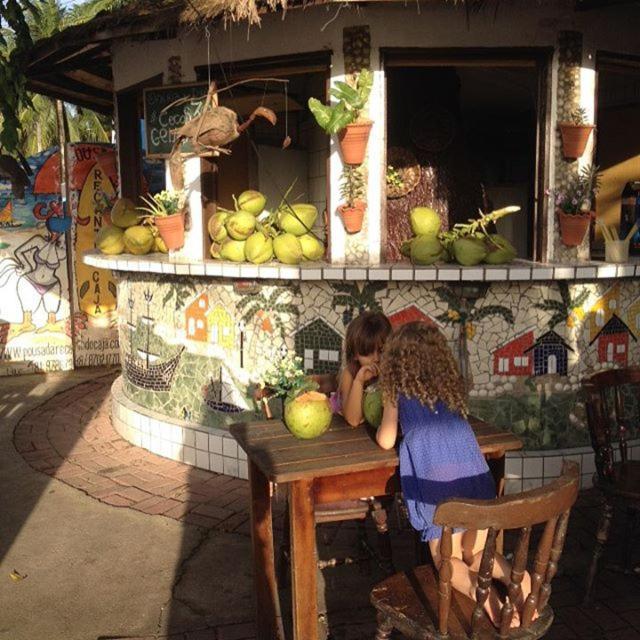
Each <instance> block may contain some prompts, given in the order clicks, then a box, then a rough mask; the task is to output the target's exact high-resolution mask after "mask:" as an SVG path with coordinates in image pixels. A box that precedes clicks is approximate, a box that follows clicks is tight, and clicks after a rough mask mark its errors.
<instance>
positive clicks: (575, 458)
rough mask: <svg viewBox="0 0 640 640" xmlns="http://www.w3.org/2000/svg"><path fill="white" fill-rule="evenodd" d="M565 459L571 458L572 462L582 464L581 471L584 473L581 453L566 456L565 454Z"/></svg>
mask: <svg viewBox="0 0 640 640" xmlns="http://www.w3.org/2000/svg"><path fill="white" fill-rule="evenodd" d="M563 459H564V460H571V461H572V462H577V463H578V465H579V466H580V471H579V473H582V456H581V455H580V454H574V455H566V456H563Z"/></svg>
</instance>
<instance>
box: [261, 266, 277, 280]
mask: <svg viewBox="0 0 640 640" xmlns="http://www.w3.org/2000/svg"><path fill="white" fill-rule="evenodd" d="M258 277H259V278H263V279H266V280H275V279H276V278H277V277H278V267H262V266H261V267H260V269H258Z"/></svg>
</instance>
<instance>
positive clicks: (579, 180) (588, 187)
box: [555, 165, 600, 247]
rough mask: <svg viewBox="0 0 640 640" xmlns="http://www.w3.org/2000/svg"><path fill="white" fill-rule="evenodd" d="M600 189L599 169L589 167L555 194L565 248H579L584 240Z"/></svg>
mask: <svg viewBox="0 0 640 640" xmlns="http://www.w3.org/2000/svg"><path fill="white" fill-rule="evenodd" d="M599 188H600V173H599V172H598V167H594V166H593V165H588V166H586V167H584V168H583V169H582V170H581V171H579V172H578V173H577V174H575V176H574V177H573V178H572V179H571V180H570V181H569V184H568V185H567V187H566V188H565V189H561V190H558V191H556V192H555V207H556V213H557V215H558V224H559V225H560V238H561V240H562V244H564V245H565V246H567V247H577V246H578V245H580V244H581V243H582V241H583V240H584V236H585V234H586V233H587V230H588V229H589V225H590V224H591V220H592V219H593V218H594V216H595V213H594V212H593V205H594V199H595V195H596V193H597V192H598V189H599Z"/></svg>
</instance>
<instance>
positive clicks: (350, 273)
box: [344, 267, 367, 282]
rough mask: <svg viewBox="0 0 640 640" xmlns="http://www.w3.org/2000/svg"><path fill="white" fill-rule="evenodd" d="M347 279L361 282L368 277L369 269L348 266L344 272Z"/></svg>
mask: <svg viewBox="0 0 640 640" xmlns="http://www.w3.org/2000/svg"><path fill="white" fill-rule="evenodd" d="M344 277H345V280H355V281H356V282H359V281H360V282H361V281H363V280H366V279H367V270H366V269H349V268H348V267H347V268H346V269H345V272H344Z"/></svg>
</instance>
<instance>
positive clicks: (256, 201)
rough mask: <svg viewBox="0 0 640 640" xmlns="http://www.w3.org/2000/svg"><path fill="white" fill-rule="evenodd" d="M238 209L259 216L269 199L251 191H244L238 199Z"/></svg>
mask: <svg viewBox="0 0 640 640" xmlns="http://www.w3.org/2000/svg"><path fill="white" fill-rule="evenodd" d="M237 203H238V209H242V210H243V211H248V212H249V213H251V214H253V215H254V216H259V215H260V214H261V213H262V212H263V211H264V207H265V205H266V204H267V199H266V198H265V197H264V196H263V195H262V194H261V193H260V192H259V191H253V190H252V189H249V190H247V191H243V192H242V193H241V194H240V195H239V196H238V198H237Z"/></svg>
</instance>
